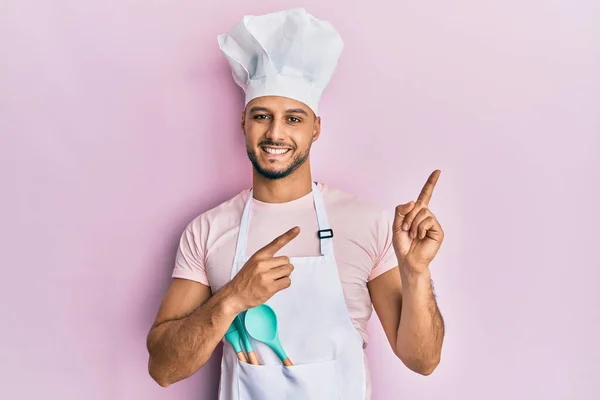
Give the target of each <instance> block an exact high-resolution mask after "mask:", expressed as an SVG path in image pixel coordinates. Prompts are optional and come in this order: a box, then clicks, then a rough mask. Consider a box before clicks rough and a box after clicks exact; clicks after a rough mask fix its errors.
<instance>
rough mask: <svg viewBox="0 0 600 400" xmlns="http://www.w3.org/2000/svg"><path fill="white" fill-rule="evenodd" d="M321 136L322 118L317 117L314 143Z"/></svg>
mask: <svg viewBox="0 0 600 400" xmlns="http://www.w3.org/2000/svg"><path fill="white" fill-rule="evenodd" d="M319 136H321V117H317V118H316V119H315V126H314V130H313V142H316V141H317V139H318V138H319Z"/></svg>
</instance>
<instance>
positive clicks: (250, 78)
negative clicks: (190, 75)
mask: <svg viewBox="0 0 600 400" xmlns="http://www.w3.org/2000/svg"><path fill="white" fill-rule="evenodd" d="M218 40H219V47H220V48H221V50H222V51H223V53H224V54H225V56H226V57H227V60H228V61H229V64H230V65H231V69H232V74H233V79H234V81H235V83H237V84H238V85H239V86H240V87H241V88H242V89H244V91H245V93H246V99H245V104H244V106H245V105H247V104H248V103H249V102H250V100H252V99H254V98H256V97H260V96H283V97H289V98H292V99H294V100H297V101H300V102H302V103H305V104H306V105H307V106H309V107H310V108H311V109H312V110H313V111H314V112H315V114H317V110H318V106H319V101H320V99H321V95H322V94H323V91H324V90H325V88H326V87H327V85H328V84H329V81H330V79H331V76H332V75H333V72H334V71H335V68H336V66H337V62H338V58H339V56H340V54H341V52H342V49H343V47H344V42H343V40H342V38H341V36H340V35H339V33H338V32H337V31H336V30H335V28H334V27H333V26H332V25H331V24H330V23H329V22H327V21H320V20H318V19H316V18H315V17H313V16H312V15H310V14H309V13H307V12H306V10H304V9H303V8H295V9H291V10H285V11H280V12H275V13H270V14H266V15H259V16H254V15H246V16H245V17H244V18H242V20H241V21H240V22H238V23H237V24H236V25H235V26H234V27H233V29H231V31H229V32H228V33H223V34H221V35H219V36H218Z"/></svg>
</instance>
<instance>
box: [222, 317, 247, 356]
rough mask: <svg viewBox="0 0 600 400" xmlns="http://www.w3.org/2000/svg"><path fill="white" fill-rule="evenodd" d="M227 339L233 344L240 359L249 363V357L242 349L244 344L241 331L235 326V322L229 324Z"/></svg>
mask: <svg viewBox="0 0 600 400" xmlns="http://www.w3.org/2000/svg"><path fill="white" fill-rule="evenodd" d="M225 339H227V341H228V342H229V343H231V345H232V346H233V350H234V351H235V352H236V354H237V357H238V359H239V360H240V361H243V362H245V363H247V362H248V359H247V358H246V354H244V351H243V350H242V345H241V344H240V333H239V332H238V330H237V329H236V328H235V324H231V325H230V326H229V329H227V332H226V333H225Z"/></svg>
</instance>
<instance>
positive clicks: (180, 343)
mask: <svg viewBox="0 0 600 400" xmlns="http://www.w3.org/2000/svg"><path fill="white" fill-rule="evenodd" d="M298 233H300V230H299V229H298V228H292V229H290V230H289V231H287V232H286V233H284V234H283V235H281V236H279V237H278V238H276V239H275V240H273V241H272V242H271V243H269V244H267V245H266V246H265V247H263V248H262V249H260V250H258V251H257V252H256V253H254V255H253V256H252V257H250V259H249V260H248V261H247V262H246V264H245V265H244V266H243V267H242V268H241V269H240V270H239V272H238V273H237V275H236V276H235V277H234V278H233V279H232V280H231V281H229V282H228V283H227V284H226V285H225V286H223V287H222V288H221V289H220V290H219V291H217V292H216V293H215V294H214V295H213V296H212V297H211V296H210V294H211V290H210V287H208V286H206V285H202V284H200V283H198V282H195V281H191V280H187V279H174V280H173V281H172V283H171V285H170V287H169V289H168V290H167V293H166V294H165V297H164V299H163V301H162V304H161V306H160V309H159V311H158V314H157V316H156V320H155V322H154V324H153V326H152V328H151V329H150V332H149V333H148V338H147V347H148V353H149V355H150V358H149V361H148V370H149V373H150V376H152V378H153V379H154V380H155V381H156V382H157V383H158V384H159V385H161V386H163V387H165V386H169V385H170V384H172V383H175V382H177V381H179V380H182V379H184V378H187V377H188V376H191V375H193V374H194V373H195V372H196V371H198V370H199V369H200V368H201V367H202V366H203V365H204V364H205V363H206V362H207V361H208V359H209V358H210V356H211V355H212V353H213V351H214V349H215V348H216V346H217V344H218V343H219V341H220V340H221V339H222V338H223V336H225V333H226V332H227V330H228V329H229V326H230V325H231V323H232V322H233V319H234V318H235V317H236V315H238V314H239V313H240V312H242V311H245V310H247V309H249V308H252V307H255V306H257V305H259V304H263V303H265V302H266V301H267V300H268V299H269V298H271V297H272V296H273V295H274V294H275V293H277V292H279V291H281V290H284V289H286V288H288V287H289V286H290V284H291V279H290V274H291V272H292V270H293V269H294V267H293V266H292V265H291V264H290V263H289V262H290V260H289V258H288V257H285V256H280V257H274V255H275V253H277V252H278V251H279V250H280V249H281V248H283V247H284V246H285V245H286V244H287V243H289V242H290V241H291V240H292V239H294V238H295V237H296V236H297V235H298Z"/></svg>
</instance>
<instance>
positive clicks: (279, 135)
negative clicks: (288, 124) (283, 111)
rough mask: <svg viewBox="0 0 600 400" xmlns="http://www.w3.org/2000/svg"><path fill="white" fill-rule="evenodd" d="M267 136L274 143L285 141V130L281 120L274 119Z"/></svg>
mask: <svg viewBox="0 0 600 400" xmlns="http://www.w3.org/2000/svg"><path fill="white" fill-rule="evenodd" d="M265 136H266V137H267V138H269V139H271V140H272V141H274V142H278V141H283V140H284V139H285V128H284V126H283V122H281V121H280V120H279V118H276V119H273V120H272V122H271V123H270V124H269V129H268V130H267V132H266V134H265Z"/></svg>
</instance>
